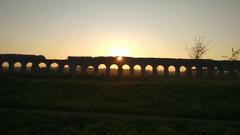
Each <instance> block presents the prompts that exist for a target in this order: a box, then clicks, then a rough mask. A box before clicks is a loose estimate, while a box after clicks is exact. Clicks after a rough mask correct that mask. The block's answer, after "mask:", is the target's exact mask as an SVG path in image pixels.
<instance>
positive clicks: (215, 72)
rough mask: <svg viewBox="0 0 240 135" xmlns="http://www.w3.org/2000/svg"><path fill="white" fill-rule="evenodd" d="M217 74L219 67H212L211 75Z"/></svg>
mask: <svg viewBox="0 0 240 135" xmlns="http://www.w3.org/2000/svg"><path fill="white" fill-rule="evenodd" d="M218 74H219V69H218V67H214V68H213V75H214V76H217V75H218Z"/></svg>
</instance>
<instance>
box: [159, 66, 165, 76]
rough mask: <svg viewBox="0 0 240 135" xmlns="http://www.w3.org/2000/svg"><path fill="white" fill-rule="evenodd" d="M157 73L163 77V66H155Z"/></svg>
mask: <svg viewBox="0 0 240 135" xmlns="http://www.w3.org/2000/svg"><path fill="white" fill-rule="evenodd" d="M157 73H158V74H159V75H161V76H164V66H163V65H158V66H157Z"/></svg>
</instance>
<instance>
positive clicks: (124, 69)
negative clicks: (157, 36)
mask: <svg viewBox="0 0 240 135" xmlns="http://www.w3.org/2000/svg"><path fill="white" fill-rule="evenodd" d="M10 67H11V66H10V64H9V63H8V62H3V63H2V64H1V71H3V72H7V71H9V70H13V71H15V72H21V71H24V72H34V71H33V63H32V62H29V63H26V64H22V63H20V62H15V63H14V64H13V66H12V69H11V68H10ZM36 67H37V69H38V71H39V72H45V71H51V72H63V73H70V72H71V73H76V74H81V73H87V74H99V75H104V74H110V75H119V74H122V75H125V76H127V75H143V74H144V75H160V76H165V75H166V74H167V75H168V76H175V75H176V74H177V75H180V76H187V75H189V74H190V75H191V76H197V74H198V72H200V73H201V74H202V75H204V76H208V75H209V74H212V75H217V74H219V69H218V67H214V68H213V69H211V70H209V68H208V67H206V66H204V67H202V68H201V69H197V67H196V66H192V67H191V68H187V67H186V66H180V67H175V66H173V65H170V66H163V65H158V66H157V67H153V66H151V65H146V66H144V67H143V66H141V65H138V64H137V65H134V66H132V67H131V66H129V65H127V64H124V65H122V66H121V67H119V66H118V65H117V64H112V65H110V66H109V67H107V66H106V65H105V64H99V65H98V66H95V67H94V66H91V65H90V66H87V67H82V66H80V65H75V66H70V65H67V64H66V65H63V66H59V64H58V63H55V62H54V63H51V64H50V65H49V66H47V64H46V63H44V62H42V63H38V65H37V66H36ZM223 72H224V74H228V73H229V71H223Z"/></svg>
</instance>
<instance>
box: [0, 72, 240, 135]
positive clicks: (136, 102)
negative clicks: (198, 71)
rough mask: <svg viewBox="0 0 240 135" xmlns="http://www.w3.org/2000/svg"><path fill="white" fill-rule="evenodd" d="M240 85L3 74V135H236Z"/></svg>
mask: <svg viewBox="0 0 240 135" xmlns="http://www.w3.org/2000/svg"><path fill="white" fill-rule="evenodd" d="M239 84H240V80H239V79H235V80H229V79H174V78H168V79H158V78H143V77H141V78H140V77H139V78H118V77H115V78H112V77H96V76H84V77H77V76H70V75H69V76H68V75H30V74H24V75H22V74H0V108H1V109H0V116H1V118H0V134H3V135H10V134H18V135H19V134H24V135H28V134H29V135H30V134H34V135H37V134H39V135H40V134H41V135H42V134H44V135H47V134H49V135H54V134H56V135H59V134H60V135H61V134H62V135H65V134H84V135H95V134H96V135H101V134H103V135H139V134H143V135H146V134H158V135H238V134H240V115H239V114H240V85H239Z"/></svg>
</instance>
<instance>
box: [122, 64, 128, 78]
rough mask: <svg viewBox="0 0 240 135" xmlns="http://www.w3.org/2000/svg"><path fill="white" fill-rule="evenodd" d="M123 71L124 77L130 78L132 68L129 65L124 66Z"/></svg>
mask: <svg viewBox="0 0 240 135" xmlns="http://www.w3.org/2000/svg"><path fill="white" fill-rule="evenodd" d="M122 69H123V75H124V76H129V75H130V66H129V65H128V64H124V65H123V66H122Z"/></svg>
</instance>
